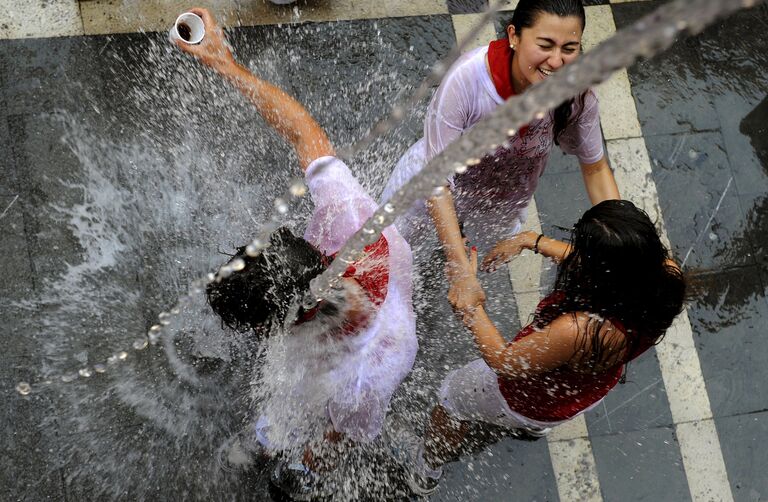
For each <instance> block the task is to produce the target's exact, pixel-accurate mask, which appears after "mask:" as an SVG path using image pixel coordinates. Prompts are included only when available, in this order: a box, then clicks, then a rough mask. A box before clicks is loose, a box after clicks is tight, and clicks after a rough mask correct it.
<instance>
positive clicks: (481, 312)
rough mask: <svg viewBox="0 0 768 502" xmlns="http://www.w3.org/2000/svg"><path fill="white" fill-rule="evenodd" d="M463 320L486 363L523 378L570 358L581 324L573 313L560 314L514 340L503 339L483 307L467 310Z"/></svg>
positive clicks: (504, 375)
mask: <svg viewBox="0 0 768 502" xmlns="http://www.w3.org/2000/svg"><path fill="white" fill-rule="evenodd" d="M462 320H463V322H464V325H465V326H466V327H467V328H469V330H470V331H471V332H472V335H473V336H474V338H475V343H476V344H477V347H478V349H480V353H481V354H482V356H483V359H484V360H485V362H486V363H487V364H488V366H490V367H491V368H492V369H493V370H494V371H495V372H496V374H498V375H500V376H503V377H505V378H509V379H522V378H527V377H530V376H534V375H538V374H541V373H546V372H548V371H552V370H554V369H556V368H559V367H561V366H563V365H564V364H567V363H568V362H569V361H571V359H572V358H573V356H574V354H575V351H576V343H575V340H576V336H577V335H578V326H577V324H576V321H575V320H574V319H573V317H572V316H570V315H563V316H560V317H559V318H557V319H555V321H553V322H552V323H551V324H550V325H548V326H547V327H546V328H544V329H543V330H542V331H539V332H535V333H532V334H530V335H528V336H526V337H524V338H522V339H520V340H518V341H516V342H514V343H507V341H506V340H504V337H502V336H501V333H500V332H499V330H498V329H497V328H496V326H495V325H494V324H493V321H491V319H490V318H489V317H488V314H487V313H486V312H485V309H484V308H483V307H482V306H479V307H477V308H476V309H473V310H468V311H466V312H465V313H464V315H463V318H462Z"/></svg>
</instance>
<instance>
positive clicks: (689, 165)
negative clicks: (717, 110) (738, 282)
mask: <svg viewBox="0 0 768 502" xmlns="http://www.w3.org/2000/svg"><path fill="white" fill-rule="evenodd" d="M646 146H647V147H648V154H649V156H650V158H651V165H652V169H653V177H654V181H655V182H656V188H657V190H658V194H659V201H660V204H661V209H662V214H663V215H664V218H665V223H666V226H667V232H668V234H669V239H670V241H671V243H672V251H673V254H674V256H675V257H676V258H677V259H678V260H680V261H682V260H685V257H686V256H688V260H687V261H686V269H687V271H689V272H690V271H694V270H709V269H716V268H720V267H732V266H739V265H752V264H754V252H753V249H752V243H751V242H749V241H748V240H744V239H742V238H740V237H741V236H742V234H743V232H744V228H745V226H746V218H745V216H744V213H743V210H742V208H741V203H740V200H739V197H738V195H737V193H736V191H735V187H734V185H733V180H732V178H733V175H732V171H731V169H730V165H729V162H728V158H727V156H726V154H725V150H724V148H723V139H722V136H721V135H720V134H719V133H718V132H711V133H696V134H688V133H685V134H676V135H664V136H651V137H646ZM726 188H727V192H726ZM718 206H719V207H718Z"/></svg>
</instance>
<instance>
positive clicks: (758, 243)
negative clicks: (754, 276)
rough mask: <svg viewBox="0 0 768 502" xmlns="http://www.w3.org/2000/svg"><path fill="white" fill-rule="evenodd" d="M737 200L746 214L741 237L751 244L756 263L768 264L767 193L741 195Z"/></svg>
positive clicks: (763, 265) (764, 265)
mask: <svg viewBox="0 0 768 502" xmlns="http://www.w3.org/2000/svg"><path fill="white" fill-rule="evenodd" d="M739 200H740V201H741V205H742V207H743V208H744V211H745V212H746V215H747V216H746V218H747V224H746V225H745V226H744V229H743V239H744V240H747V241H749V242H750V244H751V245H752V249H753V250H754V252H755V258H756V259H757V261H758V263H759V264H760V265H761V266H762V267H766V266H768V193H763V194H759V195H741V196H740V197H739Z"/></svg>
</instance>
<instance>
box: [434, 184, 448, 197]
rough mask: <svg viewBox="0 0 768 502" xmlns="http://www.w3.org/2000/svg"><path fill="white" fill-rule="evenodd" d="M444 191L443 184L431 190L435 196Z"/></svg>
mask: <svg viewBox="0 0 768 502" xmlns="http://www.w3.org/2000/svg"><path fill="white" fill-rule="evenodd" d="M444 193H445V187H444V186H439V187H435V189H434V190H432V195H434V196H435V197H440V196H441V195H443V194H444Z"/></svg>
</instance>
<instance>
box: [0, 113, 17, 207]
mask: <svg viewBox="0 0 768 502" xmlns="http://www.w3.org/2000/svg"><path fill="white" fill-rule="evenodd" d="M0 106H2V103H1V102H0ZM10 144H11V138H10V136H9V135H8V121H7V119H6V117H5V114H3V113H0V145H3V150H5V153H4V154H3V155H2V156H0V195H16V194H17V193H18V183H17V179H16V163H15V162H14V158H13V155H11V154H10V152H8V151H7V150H9V149H10ZM0 212H2V209H0Z"/></svg>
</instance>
